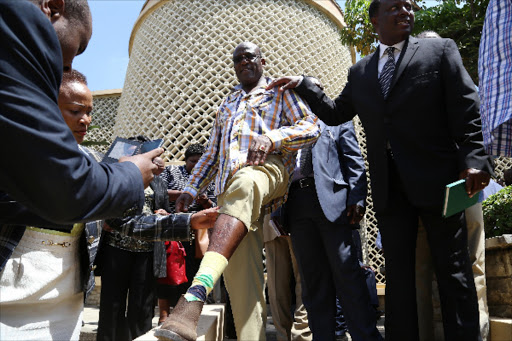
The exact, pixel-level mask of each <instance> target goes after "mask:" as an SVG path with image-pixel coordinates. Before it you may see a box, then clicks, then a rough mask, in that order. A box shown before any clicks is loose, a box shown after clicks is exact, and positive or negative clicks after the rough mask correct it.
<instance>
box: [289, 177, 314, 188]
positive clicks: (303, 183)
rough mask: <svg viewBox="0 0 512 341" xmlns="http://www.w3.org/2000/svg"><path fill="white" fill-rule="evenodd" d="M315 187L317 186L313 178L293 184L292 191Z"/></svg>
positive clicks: (303, 179)
mask: <svg viewBox="0 0 512 341" xmlns="http://www.w3.org/2000/svg"><path fill="white" fill-rule="evenodd" d="M314 185H315V179H314V178H312V177H307V178H302V179H299V180H296V181H294V182H292V184H291V185H290V191H291V190H295V189H299V188H306V187H310V186H314Z"/></svg>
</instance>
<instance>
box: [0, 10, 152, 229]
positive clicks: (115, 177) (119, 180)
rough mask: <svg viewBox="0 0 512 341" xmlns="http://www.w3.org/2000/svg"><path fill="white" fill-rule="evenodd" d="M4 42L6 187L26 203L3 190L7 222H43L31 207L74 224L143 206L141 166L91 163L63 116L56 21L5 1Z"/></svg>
mask: <svg viewBox="0 0 512 341" xmlns="http://www.w3.org/2000/svg"><path fill="white" fill-rule="evenodd" d="M0 46H1V48H0V155H1V156H2V166H1V167H0V191H3V192H6V193H8V194H9V195H10V197H12V199H14V200H16V201H17V202H18V203H20V204H18V203H14V202H13V201H11V200H12V199H11V198H8V197H6V196H5V193H4V196H2V195H0V198H3V199H4V201H3V202H2V203H0V224H20V225H26V224H32V225H37V226H44V221H43V222H42V224H37V220H36V221H34V220H28V219H27V220H24V215H25V214H26V215H27V216H29V215H30V217H29V218H30V219H32V218H34V216H35V215H38V216H42V217H43V218H45V219H46V220H50V221H54V222H58V223H71V222H77V221H82V220H94V219H99V218H105V217H116V216H122V215H124V214H135V213H139V212H140V211H141V209H142V206H143V205H144V195H143V193H144V190H143V182H142V177H141V174H140V171H139V169H138V168H137V167H136V166H135V165H134V164H133V163H131V162H126V163H123V164H112V165H106V164H105V165H104V164H98V163H96V162H91V161H90V160H88V159H87V158H86V157H85V156H84V155H83V154H82V153H81V152H80V151H79V149H78V145H77V144H76V142H75V141H74V138H73V135H72V134H71V131H70V130H69V128H68V126H67V125H66V123H65V122H64V119H63V118H62V115H61V113H60V110H59V107H58V105H57V96H58V93H59V86H60V82H61V78H62V52H61V49H60V43H59V41H58V39H57V35H56V34H55V30H54V29H53V27H52V25H51V23H50V20H48V18H46V17H45V16H44V15H43V13H42V12H41V10H40V9H38V8H37V7H36V6H34V5H33V4H32V3H30V2H28V1H25V0H20V1H12V0H0ZM29 165H30V166H29ZM28 210H30V211H32V212H29V211H28ZM34 213H35V214H34ZM35 223H36V224H35Z"/></svg>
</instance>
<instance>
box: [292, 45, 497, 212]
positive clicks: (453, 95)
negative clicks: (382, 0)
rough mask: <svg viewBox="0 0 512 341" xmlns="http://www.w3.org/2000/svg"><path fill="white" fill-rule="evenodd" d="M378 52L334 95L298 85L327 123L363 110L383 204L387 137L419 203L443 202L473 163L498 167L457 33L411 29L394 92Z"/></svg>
mask: <svg viewBox="0 0 512 341" xmlns="http://www.w3.org/2000/svg"><path fill="white" fill-rule="evenodd" d="M378 55H379V54H378V51H377V52H376V53H374V54H372V55H370V56H368V57H367V58H364V59H362V60H361V61H359V62H358V63H357V64H355V65H354V66H352V67H351V68H350V72H349V75H348V82H347V84H346V86H345V88H344V90H343V91H342V93H341V94H340V96H338V98H336V100H334V101H332V100H331V99H329V98H328V97H327V96H326V95H325V94H324V93H323V92H322V91H321V90H320V89H319V88H318V87H317V86H315V85H314V84H313V83H312V82H311V81H309V80H308V79H307V78H305V79H304V81H303V82H302V83H301V84H300V86H299V87H297V88H296V90H297V92H298V93H299V94H300V95H301V96H302V97H303V98H304V99H305V100H306V101H307V102H308V104H309V105H310V106H311V109H312V111H313V112H314V113H315V114H317V115H318V117H319V118H320V119H322V120H323V121H324V122H325V123H326V124H329V125H336V124H339V123H341V122H345V121H348V120H350V119H352V118H353V117H354V116H355V115H359V118H360V119H361V122H362V123H363V126H364V129H365V132H366V145H367V149H368V151H367V153H368V154H367V158H368V161H369V168H370V179H371V184H372V196H373V202H374V205H375V209H376V210H377V211H379V210H382V209H385V208H386V203H387V200H388V194H389V188H388V185H389V184H388V167H387V164H388V160H387V158H388V153H387V147H386V146H387V141H389V143H390V145H391V149H392V151H393V154H394V159H395V164H396V166H397V169H398V172H399V174H400V176H401V180H402V183H403V185H404V188H405V191H406V193H407V196H408V198H409V200H411V202H412V203H413V204H414V205H418V206H438V205H439V206H441V202H442V200H443V195H444V187H445V185H446V184H448V183H450V182H452V181H455V180H457V179H458V176H459V172H460V171H462V170H464V169H466V168H470V167H472V168H477V169H481V170H485V171H487V172H489V173H491V174H492V166H491V162H490V158H489V157H488V156H487V155H486V154H485V152H484V148H483V142H482V141H483V138H482V133H481V123H480V115H479V100H478V94H477V91H476V88H475V85H474V84H473V81H472V80H471V78H470V77H469V75H468V73H467V72H466V70H465V69H464V66H463V65H462V60H461V58H460V54H459V52H458V49H457V46H456V45H455V43H454V42H453V40H451V39H419V40H418V39H415V38H412V37H410V38H409V40H408V41H406V43H405V45H404V49H403V50H402V53H401V55H400V58H399V60H398V62H397V68H396V70H395V74H394V77H393V80H392V85H391V89H390V92H389V95H388V98H387V99H384V98H383V96H382V93H381V90H380V86H379V82H378V79H377V63H378Z"/></svg>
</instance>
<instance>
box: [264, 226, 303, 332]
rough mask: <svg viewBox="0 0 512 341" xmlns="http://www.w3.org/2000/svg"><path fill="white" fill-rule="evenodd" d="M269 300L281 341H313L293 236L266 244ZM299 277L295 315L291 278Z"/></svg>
mask: <svg viewBox="0 0 512 341" xmlns="http://www.w3.org/2000/svg"><path fill="white" fill-rule="evenodd" d="M265 251H266V265H267V286H268V299H269V302H270V311H271V312H272V320H273V322H274V326H275V327H276V332H277V335H276V337H277V340H278V341H291V340H294V341H311V340H312V339H313V335H312V333H311V330H310V329H309V325H308V314H307V311H306V308H305V307H304V305H303V304H302V288H301V284H300V274H299V269H298V267H297V260H296V259H295V254H294V253H293V249H292V241H291V238H290V237H289V236H286V237H277V238H275V239H273V240H270V241H268V242H265ZM292 275H293V276H294V277H295V297H296V304H295V313H294V316H292V315H291V313H290V308H291V303H292V302H291V299H292V297H291V296H292V294H291V292H290V281H291V278H292V277H291V276H292Z"/></svg>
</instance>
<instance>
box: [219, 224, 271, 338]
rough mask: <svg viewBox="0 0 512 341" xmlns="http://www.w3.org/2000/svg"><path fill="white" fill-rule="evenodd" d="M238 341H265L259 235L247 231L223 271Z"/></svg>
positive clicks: (259, 232) (261, 249)
mask: <svg viewBox="0 0 512 341" xmlns="http://www.w3.org/2000/svg"><path fill="white" fill-rule="evenodd" d="M224 280H225V282H226V288H227V290H228V293H229V299H230V301H231V309H232V311H233V318H234V320H235V329H236V335H237V338H238V340H265V325H266V324H267V305H266V302H265V279H264V277H263V231H262V229H261V228H258V229H257V230H255V231H251V230H249V232H248V233H247V235H246V236H245V238H244V239H243V240H242V242H241V243H240V245H239V246H238V248H237V249H236V251H235V253H234V254H233V256H231V259H230V260H229V263H228V266H227V267H226V270H224Z"/></svg>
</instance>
